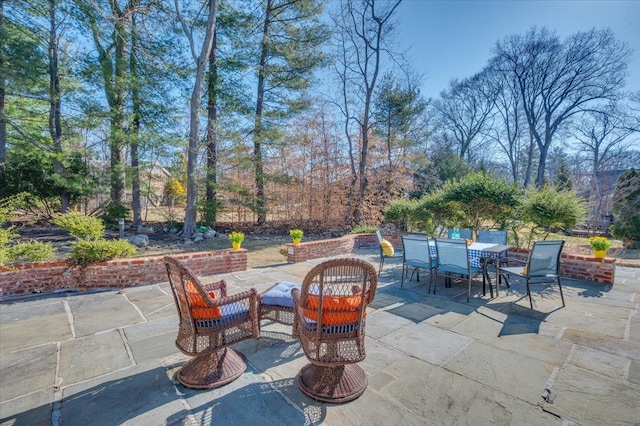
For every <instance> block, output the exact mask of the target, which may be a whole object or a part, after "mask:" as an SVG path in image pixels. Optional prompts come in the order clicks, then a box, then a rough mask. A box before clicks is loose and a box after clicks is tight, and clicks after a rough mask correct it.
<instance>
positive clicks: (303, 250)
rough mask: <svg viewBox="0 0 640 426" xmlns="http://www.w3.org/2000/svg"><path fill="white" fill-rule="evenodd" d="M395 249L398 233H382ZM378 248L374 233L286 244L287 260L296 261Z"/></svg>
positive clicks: (400, 240) (397, 242) (399, 241)
mask: <svg viewBox="0 0 640 426" xmlns="http://www.w3.org/2000/svg"><path fill="white" fill-rule="evenodd" d="M382 238H384V239H386V240H388V241H389V242H390V243H391V244H392V245H393V247H394V248H395V249H397V250H400V249H402V239H401V237H400V235H399V234H383V235H382ZM359 248H378V239H377V238H376V234H350V235H345V236H343V237H340V238H332V239H330V240H319V241H309V242H303V243H300V244H298V245H297V246H294V245H293V244H287V262H289V263H298V262H305V261H307V260H310V259H320V258H322V257H329V256H336V255H340V254H349V253H351V252H352V251H353V250H354V249H359Z"/></svg>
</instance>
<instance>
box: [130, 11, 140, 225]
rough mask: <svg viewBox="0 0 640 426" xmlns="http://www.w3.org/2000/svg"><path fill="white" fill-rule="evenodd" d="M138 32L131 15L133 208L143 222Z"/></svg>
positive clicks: (134, 19) (137, 220) (134, 217)
mask: <svg viewBox="0 0 640 426" xmlns="http://www.w3.org/2000/svg"><path fill="white" fill-rule="evenodd" d="M137 45H138V34H137V29H136V17H135V15H134V16H132V17H131V53H130V55H131V56H130V57H129V64H130V65H129V72H130V73H131V76H130V77H131V100H132V104H133V105H132V109H133V117H132V118H131V197H132V199H131V210H132V211H133V224H134V225H139V224H140V223H141V222H142V212H141V206H140V156H139V153H138V148H139V142H140V118H141V114H142V98H141V96H140V81H139V80H138V68H137V59H136V47H137Z"/></svg>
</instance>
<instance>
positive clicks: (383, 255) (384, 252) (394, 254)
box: [376, 230, 402, 276]
mask: <svg viewBox="0 0 640 426" xmlns="http://www.w3.org/2000/svg"><path fill="white" fill-rule="evenodd" d="M376 238H377V239H378V248H379V249H380V264H379V265H378V276H380V274H381V273H382V268H384V261H385V260H386V259H402V251H400V250H395V249H394V248H393V246H392V245H391V243H390V242H389V241H387V240H385V239H384V238H382V234H381V233H380V231H379V230H378V231H376ZM385 246H386V248H385ZM389 250H391V252H389Z"/></svg>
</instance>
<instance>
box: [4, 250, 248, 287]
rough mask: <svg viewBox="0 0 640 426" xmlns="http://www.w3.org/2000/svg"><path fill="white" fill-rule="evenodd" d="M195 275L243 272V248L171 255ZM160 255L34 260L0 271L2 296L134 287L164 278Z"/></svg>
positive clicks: (244, 259) (245, 264) (165, 277)
mask: <svg viewBox="0 0 640 426" xmlns="http://www.w3.org/2000/svg"><path fill="white" fill-rule="evenodd" d="M171 256H172V257H175V258H177V259H179V260H181V261H182V262H184V263H185V264H186V265H187V266H188V267H189V268H191V269H192V270H193V271H194V272H195V273H196V274H197V275H199V276H204V275H212V274H222V273H227V272H236V271H245V270H246V269H247V250H245V249H240V250H229V249H227V250H216V251H203V252H193V253H180V254H172V255H171ZM163 257H164V256H148V257H136V258H130V259H115V260H110V261H107V262H98V263H94V264H92V265H90V266H88V267H86V268H81V267H79V266H76V265H74V264H73V263H72V262H64V261H53V262H34V263H27V264H22V265H13V266H11V268H8V269H6V270H4V271H0V290H2V297H7V296H16V295H24V294H32V293H44V292H51V291H55V290H62V289H69V290H82V291H84V290H87V289H98V288H99V289H108V288H122V287H135V286H140V285H147V284H153V283H157V282H162V281H167V270H166V269H165V266H164V263H162V258H163Z"/></svg>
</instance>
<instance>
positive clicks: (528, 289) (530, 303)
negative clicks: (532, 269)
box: [527, 280, 533, 309]
mask: <svg viewBox="0 0 640 426" xmlns="http://www.w3.org/2000/svg"><path fill="white" fill-rule="evenodd" d="M527 294H528V295H529V305H531V309H533V300H532V299H531V289H530V288H529V280H527Z"/></svg>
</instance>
